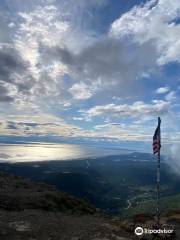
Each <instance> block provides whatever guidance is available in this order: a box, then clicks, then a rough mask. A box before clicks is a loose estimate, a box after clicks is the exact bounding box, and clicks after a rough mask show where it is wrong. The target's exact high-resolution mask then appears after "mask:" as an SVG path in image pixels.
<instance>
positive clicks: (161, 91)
mask: <svg viewBox="0 0 180 240" xmlns="http://www.w3.org/2000/svg"><path fill="white" fill-rule="evenodd" d="M169 90H170V88H169V87H160V88H158V89H157V90H156V93H157V94H165V93H167V92H169Z"/></svg>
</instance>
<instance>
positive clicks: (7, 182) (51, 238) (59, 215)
mask: <svg viewBox="0 0 180 240" xmlns="http://www.w3.org/2000/svg"><path fill="white" fill-rule="evenodd" d="M161 224H162V226H161V228H168V229H174V230H175V234H171V235H170V234H161V235H160V234H158V235H153V234H146V235H144V234H143V235H141V236H139V237H138V236H136V235H135V233H134V230H135V228H136V227H137V226H141V227H143V228H154V218H153V216H147V215H143V214H139V215H136V216H134V217H132V218H131V219H126V220H123V221H122V220H120V219H119V218H111V217H108V216H106V215H105V214H103V213H101V212H100V211H99V210H97V209H95V208H94V207H93V206H91V205H89V204H88V203H87V202H84V201H83V200H79V199H76V198H74V197H72V196H69V195H67V194H64V193H62V192H58V191H56V190H55V189H54V188H53V187H50V186H48V185H46V184H43V183H38V184H37V183H33V182H31V181H29V180H27V179H23V178H20V177H16V176H13V175H9V174H6V173H0V239H1V240H130V239H147V240H148V239H177V240H180V211H174V212H170V213H169V214H166V215H163V216H162V218H161Z"/></svg>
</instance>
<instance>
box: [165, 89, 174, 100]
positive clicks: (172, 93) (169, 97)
mask: <svg viewBox="0 0 180 240" xmlns="http://www.w3.org/2000/svg"><path fill="white" fill-rule="evenodd" d="M165 99H166V101H169V102H172V101H174V100H175V99H176V93H175V92H174V91H171V92H169V93H168V94H167V95H166V96H165Z"/></svg>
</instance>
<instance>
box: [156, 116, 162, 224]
mask: <svg viewBox="0 0 180 240" xmlns="http://www.w3.org/2000/svg"><path fill="white" fill-rule="evenodd" d="M160 124H161V119H160V117H158V126H159V131H161V130H160ZM159 137H160V139H159V141H160V143H161V132H159ZM160 148H161V146H160V147H159V150H158V155H157V203H156V204H157V209H156V217H157V227H159V225H160V162H161V160H160V159H161V157H160Z"/></svg>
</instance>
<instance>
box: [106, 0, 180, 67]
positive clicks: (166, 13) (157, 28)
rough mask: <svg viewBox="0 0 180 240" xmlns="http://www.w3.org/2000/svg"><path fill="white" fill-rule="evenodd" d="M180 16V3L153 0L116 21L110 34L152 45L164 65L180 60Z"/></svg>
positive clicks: (174, 0)
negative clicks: (179, 21)
mask: <svg viewBox="0 0 180 240" xmlns="http://www.w3.org/2000/svg"><path fill="white" fill-rule="evenodd" d="M179 16H180V2H179V0H172V1H168V0H159V1H156V0H151V1H147V2H146V3H145V4H144V5H139V6H135V7H134V8H132V9H131V10H130V11H128V12H126V13H125V14H123V15H122V16H121V17H120V18H119V19H117V20H116V21H114V23H113V24H112V26H111V29H110V35H112V36H114V37H116V38H119V37H129V36H130V37H131V38H132V39H133V40H134V41H135V42H138V43H139V44H143V43H144V42H151V43H153V44H154V46H155V48H156V49H157V51H158V54H159V57H158V59H157V63H158V64H160V65H163V64H166V63H168V62H171V61H177V62H179V59H180V41H179V35H180V26H179V24H176V19H178V18H179Z"/></svg>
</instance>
